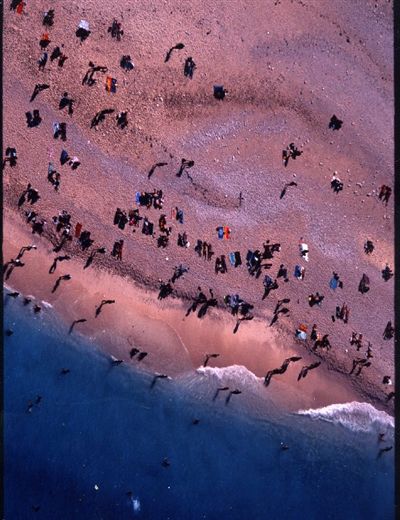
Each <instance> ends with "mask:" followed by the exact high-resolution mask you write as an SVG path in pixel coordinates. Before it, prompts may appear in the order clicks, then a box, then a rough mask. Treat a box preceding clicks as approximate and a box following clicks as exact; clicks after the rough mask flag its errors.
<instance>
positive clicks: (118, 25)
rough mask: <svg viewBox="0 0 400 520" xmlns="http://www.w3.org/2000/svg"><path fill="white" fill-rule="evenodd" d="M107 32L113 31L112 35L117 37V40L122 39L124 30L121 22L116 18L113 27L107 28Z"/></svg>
mask: <svg viewBox="0 0 400 520" xmlns="http://www.w3.org/2000/svg"><path fill="white" fill-rule="evenodd" d="M107 32H109V33H111V37H112V38H116V39H117V41H121V36H123V34H124V31H123V30H122V29H121V23H120V22H117V20H116V19H115V18H114V20H113V23H112V24H111V27H109V28H108V29H107Z"/></svg>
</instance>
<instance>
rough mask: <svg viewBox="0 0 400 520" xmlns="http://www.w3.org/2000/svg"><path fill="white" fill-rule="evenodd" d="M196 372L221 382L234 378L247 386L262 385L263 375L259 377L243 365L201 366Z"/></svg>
mask: <svg viewBox="0 0 400 520" xmlns="http://www.w3.org/2000/svg"><path fill="white" fill-rule="evenodd" d="M196 372H197V373H198V374H201V375H203V376H206V377H207V378H211V379H214V380H217V381H219V382H224V381H225V382H227V381H232V380H234V381H235V382H237V383H241V384H243V385H246V386H250V387H251V386H257V387H259V386H260V383H261V382H262V378H261V377H257V376H256V375H255V374H253V372H250V370H248V369H247V368H246V367H244V366H243V365H230V366H228V367H221V368H219V367H199V368H198V369H197V370H196Z"/></svg>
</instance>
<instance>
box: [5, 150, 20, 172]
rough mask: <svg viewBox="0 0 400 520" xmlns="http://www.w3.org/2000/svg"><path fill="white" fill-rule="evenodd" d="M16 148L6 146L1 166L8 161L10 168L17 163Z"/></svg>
mask: <svg viewBox="0 0 400 520" xmlns="http://www.w3.org/2000/svg"><path fill="white" fill-rule="evenodd" d="M17 158H18V157H17V150H16V149H15V148H11V147H10V146H7V148H6V156H5V158H4V160H3V168H4V166H5V165H6V163H7V162H9V163H10V166H11V168H13V167H14V166H16V165H17Z"/></svg>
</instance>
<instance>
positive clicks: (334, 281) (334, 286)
mask: <svg viewBox="0 0 400 520" xmlns="http://www.w3.org/2000/svg"><path fill="white" fill-rule="evenodd" d="M337 286H338V281H337V279H336V278H335V277H334V276H333V277H332V278H331V281H330V282H329V287H330V288H331V289H333V290H335V289H337Z"/></svg>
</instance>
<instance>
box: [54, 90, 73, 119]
mask: <svg viewBox="0 0 400 520" xmlns="http://www.w3.org/2000/svg"><path fill="white" fill-rule="evenodd" d="M73 104H74V100H73V99H71V98H69V97H68V93H67V92H64V94H63V96H62V98H61V100H60V103H59V105H58V108H59V109H60V110H62V109H63V108H65V107H68V114H69V115H70V116H72V114H73V113H74V108H73Z"/></svg>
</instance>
